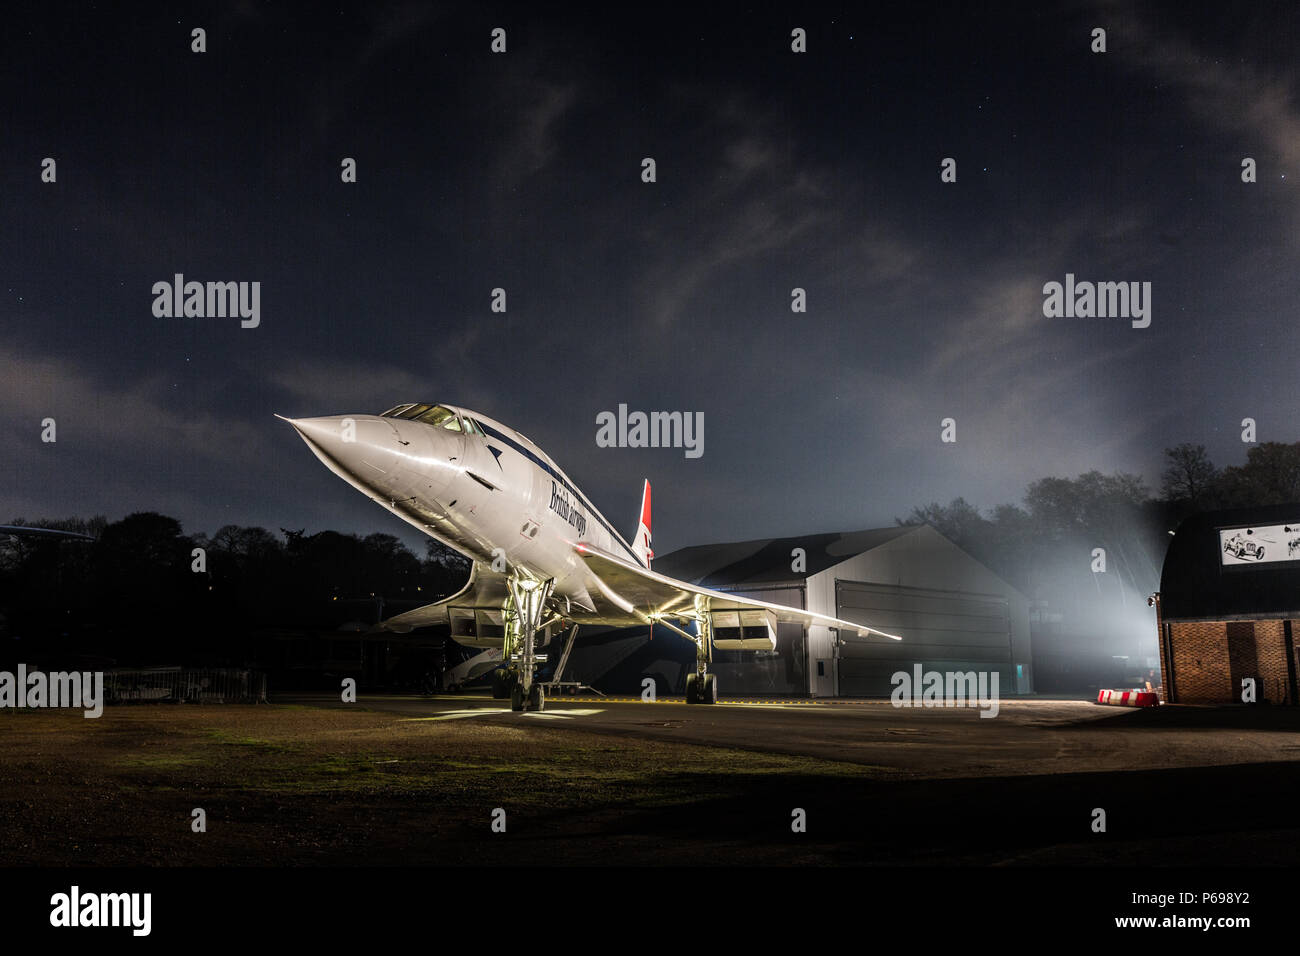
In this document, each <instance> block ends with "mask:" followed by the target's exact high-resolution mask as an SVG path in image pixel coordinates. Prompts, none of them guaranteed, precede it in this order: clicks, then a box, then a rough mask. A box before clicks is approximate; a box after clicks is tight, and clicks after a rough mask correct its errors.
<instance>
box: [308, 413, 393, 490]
mask: <svg viewBox="0 0 1300 956" xmlns="http://www.w3.org/2000/svg"><path fill="white" fill-rule="evenodd" d="M285 420H286V421H287V422H288V423H289V424H290V425H292V426H293V427H294V430H295V431H297V432H298V434H299V435H300V436H301V437H302V440H303V441H304V442H306V443H307V447H308V448H310V449H311V450H312V451H313V452H315V454H316V457H317V458H319V459H320V460H321V461H322V462H323V463H324V464H325V465H326V467H328V468H329V469H330V471H332V472H334V473H335V474H336V475H338V476H339V477H340V478H343V479H344V480H345V481H348V482H349V483H351V484H354V485H359V486H360V487H361V488H362V490H365V491H369V492H373V493H375V494H388V493H390V492H391V491H392V490H393V489H394V486H395V485H396V484H397V483H399V482H400V481H401V476H402V473H403V461H402V455H401V454H400V452H401V451H402V450H403V449H404V448H405V447H408V446H404V445H403V444H402V443H401V436H400V435H399V434H398V433H397V429H395V428H394V427H393V426H392V425H391V424H390V423H389V421H388V420H387V419H385V418H379V417H377V416H374V415H331V416H327V417H324V418H289V419H285Z"/></svg>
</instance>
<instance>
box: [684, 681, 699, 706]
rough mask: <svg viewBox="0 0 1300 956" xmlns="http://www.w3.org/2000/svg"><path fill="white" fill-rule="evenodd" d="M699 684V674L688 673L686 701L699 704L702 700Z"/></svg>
mask: <svg viewBox="0 0 1300 956" xmlns="http://www.w3.org/2000/svg"><path fill="white" fill-rule="evenodd" d="M699 684H700V675H699V674H687V675H686V703H688V704H698V703H699V702H700V691H699Z"/></svg>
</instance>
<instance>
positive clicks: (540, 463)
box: [465, 415, 644, 567]
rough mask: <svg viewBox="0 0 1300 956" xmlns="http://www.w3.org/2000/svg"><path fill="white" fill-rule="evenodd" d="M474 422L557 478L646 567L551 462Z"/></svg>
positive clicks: (475, 420)
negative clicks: (548, 462)
mask: <svg viewBox="0 0 1300 956" xmlns="http://www.w3.org/2000/svg"><path fill="white" fill-rule="evenodd" d="M465 417H466V418H470V417H472V416H469V415H467V416H465ZM474 422H475V424H477V425H478V427H479V428H481V429H483V431H484V432H486V433H487V434H488V435H490V436H491V437H493V438H495V439H496V440H497V441H501V442H505V443H506V444H507V445H509V446H510V447H511V448H513V449H514V450H515V451H517V452H519V454H521V455H523V456H524V457H525V458H527V459H528V460H529V461H531V462H532V463H533V464H534V465H536V466H537V467H538V468H540V469H542V471H544V472H546V473H547V474H548V475H550V476H551V477H552V478H553V479H555V480H556V481H557V482H559V483H560V484H561V485H563V486H564V488H565V489H566V490H567V491H568V492H569V494H571V495H573V497H575V498H577V499H578V500H579V501H581V502H582V504H583V505H584V506H585V507H586V509H587V510H588V511H589V512H591V516H592V517H593V518H595V519H596V520H597V521H599V522H600V525H601V527H602V528H604V529H605V530H606V531H608V532H609V535H610V537H611V538H613V539H614V540H615V541H617V542H618V543H619V544H621V545H622V546H623V550H624V551H626V552H627V553H628V554H629V555H631V556H632V563H633V564H636V565H638V566H641V567H644V565H642V564H641V559H640V558H638V557H637V556H636V552H635V551H633V550H632V546H631V545H630V544H628V543H627V542H626V541H624V540H623V536H622V535H621V534H619V533H618V532H617V531H615V530H614V529H613V528H611V527H610V526H609V522H608V521H606V520H605V517H604V515H602V514H601V513H600V512H599V511H597V510H596V509H595V508H594V507H593V506H592V504H591V502H590V501H588V500H587V496H586V495H584V494H583V493H582V492H581V491H579V490H578V489H577V488H575V487H573V485H571V484H569V482H568V481H567V480H566V479H565V477H564V476H563V475H561V474H559V473H558V472H557V471H556V470H555V469H554V468H552V467H551V466H550V465H549V464H547V463H546V462H545V461H543V460H542V459H541V458H538V457H537V455H535V454H533V452H532V451H531V450H530V449H528V448H525V447H524V446H523V445H521V444H519V442H517V441H515V440H514V439H513V438H511V437H510V436H509V435H503V434H501V432H499V431H497V430H496V429H495V428H493V427H492V426H491V425H488V424H487V423H485V422H481V421H479V420H478V419H477V418H475V419H474Z"/></svg>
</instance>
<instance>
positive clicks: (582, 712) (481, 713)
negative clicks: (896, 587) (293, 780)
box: [273, 694, 1300, 779]
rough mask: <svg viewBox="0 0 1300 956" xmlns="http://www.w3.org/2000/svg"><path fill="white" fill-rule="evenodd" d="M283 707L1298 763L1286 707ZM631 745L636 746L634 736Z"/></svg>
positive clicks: (1199, 761)
mask: <svg viewBox="0 0 1300 956" xmlns="http://www.w3.org/2000/svg"><path fill="white" fill-rule="evenodd" d="M273 700H274V702H276V703H296V704H305V705H311V706H321V707H361V708H365V709H368V710H373V711H380V712H386V713H394V714H401V715H402V716H404V717H406V718H407V719H410V720H412V721H430V722H438V723H443V722H450V721H456V722H461V721H475V722H479V721H488V722H492V723H506V724H513V725H516V726H522V727H528V726H541V725H544V726H546V727H548V728H555V729H564V728H572V729H575V730H582V731H586V732H589V733H598V734H609V735H613V736H618V737H623V738H639V739H647V740H664V741H674V742H678V743H686V744H698V745H711V746H722V747H735V748H740V749H745V750H757V751H765V752H772V753H781V754H791V755H798V756H806V757H816V758H820V759H825V760H837V761H846V762H850V763H855V764H862V765H869V766H871V767H873V768H875V769H877V770H879V771H881V772H882V773H883V774H885V775H889V776H896V777H897V778H899V779H907V778H916V777H931V778H936V777H986V776H1006V775H1021V774H1057V773H1086V772H1099V771H1100V772H1107V771H1112V772H1119V771H1135V770H1156V769H1176V768H1188V767H1211V766H1226V765H1231V764H1245V763H1262V762H1270V761H1293V760H1295V759H1296V756H1297V749H1298V748H1297V745H1296V737H1295V736H1294V733H1293V731H1295V730H1297V729H1300V726H1297V718H1296V717H1295V716H1293V715H1292V714H1290V713H1289V712H1287V711H1283V710H1279V709H1275V710H1273V711H1272V712H1269V711H1253V712H1252V711H1246V710H1245V709H1235V710H1233V709H1226V710H1225V709H1219V710H1211V709H1202V708H1183V707H1165V708H1160V709H1158V710H1147V711H1139V710H1135V709H1131V708H1119V707H1103V706H1100V705H1097V704H1094V703H1091V702H1084V701H1068V700H1035V699H1027V700H1004V701H1002V702H1001V704H1000V708H999V711H998V714H997V716H996V717H993V718H981V717H980V711H979V710H978V709H976V708H969V709H967V708H896V707H894V706H892V705H891V704H890V703H889V701H887V700H881V701H824V702H813V701H797V702H786V703H782V702H768V701H749V700H747V701H741V700H735V701H727V700H724V701H722V702H720V703H718V704H717V705H714V706H700V705H694V706H688V705H687V704H685V703H684V702H683V701H681V700H680V699H676V700H660V701H657V702H653V703H647V702H642V701H639V700H633V699H631V698H599V697H595V696H584V697H578V698H573V697H557V698H551V699H548V701H547V704H546V710H545V711H544V712H543V713H540V714H537V713H524V714H516V713H512V712H511V711H510V709H509V706H508V704H506V702H504V701H497V700H492V699H491V698H489V697H487V696H486V695H485V694H484V695H475V694H463V695H458V696H442V697H438V698H423V697H412V696H388V695H375V696H370V695H362V696H361V698H360V700H359V701H358V703H356V704H343V703H341V702H340V701H339V699H338V698H337V697H336V696H331V695H323V694H294V695H288V694H286V695H274V696H273ZM628 743H629V745H632V741H631V740H629V741H628Z"/></svg>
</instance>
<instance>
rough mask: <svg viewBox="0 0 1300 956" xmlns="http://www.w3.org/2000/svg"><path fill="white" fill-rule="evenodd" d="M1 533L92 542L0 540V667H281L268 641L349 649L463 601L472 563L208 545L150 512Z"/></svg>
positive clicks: (275, 542) (376, 537)
mask: <svg viewBox="0 0 1300 956" xmlns="http://www.w3.org/2000/svg"><path fill="white" fill-rule="evenodd" d="M11 523H12V524H14V525H28V524H30V525H35V526H39V527H47V528H57V529H59V530H64V531H75V532H80V533H83V534H90V535H93V536H94V537H95V540H94V541H93V542H86V541H80V540H68V539H58V538H46V537H27V536H21V535H19V536H11V537H9V538H7V539H4V538H0V616H2V617H0V634H3V636H4V637H5V638H6V641H5V647H6V649H7V650H6V651H5V657H6V658H9V659H12V660H22V661H23V662H25V663H28V664H33V665H34V664H36V663H42V664H43V665H46V666H53V665H54V663H59V662H69V661H74V662H75V661H76V660H89V661H92V662H95V663H99V664H101V665H103V666H112V665H120V666H143V665H154V664H176V663H185V664H211V665H217V664H221V665H236V666H265V665H266V663H267V661H268V660H278V661H280V662H281V663H283V662H284V660H285V657H286V655H285V653H272V651H273V650H275V649H273V648H271V647H270V643H269V642H271V641H275V640H281V641H286V640H289V641H291V640H292V639H295V638H304V637H307V636H311V635H313V634H315V635H329V636H333V635H340V634H341V635H345V636H346V635H354V636H353V637H350V638H349V639H350V640H351V641H352V642H353V643H355V642H356V640H358V638H357V637H356V636H355V635H361V634H363V633H364V632H365V631H366V629H368V628H369V626H370V625H372V624H374V623H376V622H377V621H378V620H380V619H381V618H382V617H388V616H390V615H391V614H393V613H397V612H398V611H401V610H405V609H408V608H411V607H417V606H419V605H421V604H428V603H430V602H432V601H436V600H438V599H439V598H440V597H442V596H444V595H447V594H450V593H453V592H455V591H457V590H459V589H460V587H462V586H463V585H464V583H465V581H466V579H467V577H468V574H469V562H468V561H467V560H466V559H465V558H463V557H461V556H460V555H459V554H457V553H455V552H453V551H450V550H449V549H447V548H445V547H443V546H442V545H440V544H439V543H438V542H436V541H434V540H432V539H430V540H429V543H428V546H427V548H426V553H425V555H424V556H423V557H417V556H416V555H415V554H413V553H412V552H411V550H410V549H409V548H407V547H406V546H405V545H404V544H403V543H402V542H401V541H400V540H398V539H397V538H396V537H394V536H393V535H389V534H371V535H366V536H365V537H358V536H357V535H351V534H340V533H338V532H335V531H321V532H319V533H316V534H310V535H309V534H306V533H305V531H303V530H292V529H280V534H279V535H275V534H272V533H271V532H269V531H267V530H266V529H265V528H256V527H240V526H237V525H227V526H226V527H223V528H221V529H220V530H219V531H217V532H216V534H214V535H212V537H211V538H209V537H208V536H207V535H205V534H201V533H200V534H188V535H187V534H185V533H184V532H183V530H182V527H181V524H180V522H179V521H177V520H176V519H175V518H172V517H169V516H167V515H162V514H156V513H152V512H142V513H138V514H132V515H128V516H127V517H125V518H123V519H122V520H121V521H115V522H109V521H107V520H106V519H105V518H104V517H102V516H100V517H94V518H89V519H81V518H69V519H64V520H38V521H33V522H28V521H25V520H23V519H22V518H17V519H14V520H13V521H12V522H11ZM281 650H282V649H281ZM324 652H325V653H327V654H337V649H334V648H329V647H326V649H325V651H324ZM306 653H307V654H310V653H311V651H310V650H308V651H306ZM345 656H348V657H349V659H350V658H351V656H352V651H348V652H347V655H345ZM356 656H357V657H358V658H359V657H360V656H361V652H360V651H359V650H358V651H357V652H356ZM46 662H50V663H48V664H47V663H46Z"/></svg>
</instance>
